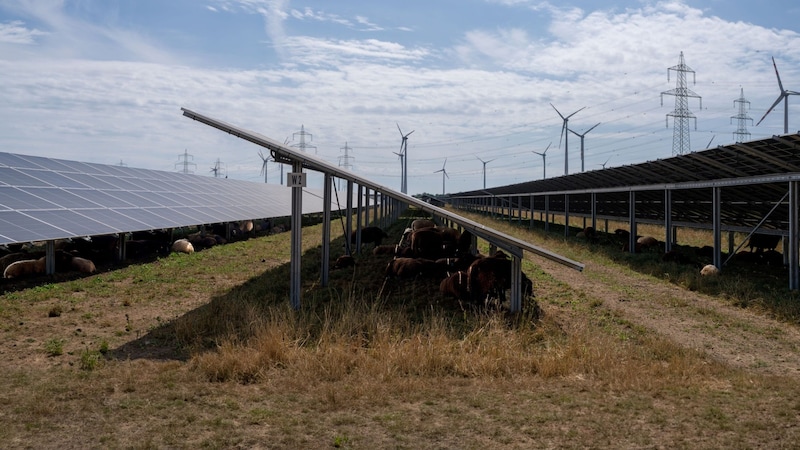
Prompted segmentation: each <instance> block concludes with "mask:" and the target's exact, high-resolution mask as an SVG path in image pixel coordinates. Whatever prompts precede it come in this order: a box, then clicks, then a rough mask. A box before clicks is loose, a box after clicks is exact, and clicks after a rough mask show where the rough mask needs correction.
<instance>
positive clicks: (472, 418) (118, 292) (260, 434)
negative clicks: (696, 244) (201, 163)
mask: <svg viewBox="0 0 800 450" xmlns="http://www.w3.org/2000/svg"><path fill="white" fill-rule="evenodd" d="M404 227H405V223H404V221H401V222H399V223H397V224H395V225H394V226H393V227H392V228H391V229H390V230H389V232H390V235H391V236H392V239H397V238H399V233H400V232H401V231H402V229H403V228H404ZM338 228H340V227H338V226H334V227H332V229H333V230H334V231H335V230H337V229H338ZM510 231H512V232H513V233H517V234H519V233H522V232H521V231H520V230H518V229H515V228H513V227H512V228H510ZM522 235H523V236H525V235H524V234H522ZM303 237H304V243H303V248H304V257H303V268H302V270H303V299H302V301H303V307H302V309H301V310H299V311H294V310H292V309H291V308H290V307H289V305H288V300H287V298H288V288H289V287H288V284H289V279H288V278H289V277H288V253H289V246H288V242H287V241H288V234H282V235H272V236H266V237H261V238H258V239H252V240H250V241H246V242H238V243H233V244H229V245H226V246H223V247H215V248H212V249H209V250H206V251H203V252H198V253H196V254H194V255H177V254H175V255H170V256H169V257H166V258H161V259H159V260H156V261H153V262H150V263H147V264H142V265H131V266H128V267H124V268H122V269H119V270H116V271H114V272H106V273H100V274H97V275H95V276H92V277H89V278H85V279H79V280H70V281H66V282H64V283H54V284H53V287H48V288H43V289H35V288H32V289H25V290H20V291H16V292H8V293H6V294H5V295H3V297H0V308H1V309H0V311H14V312H13V315H12V313H9V312H0V317H2V319H3V321H4V322H7V323H8V325H7V326H6V325H4V328H5V329H6V331H3V334H2V335H0V338H2V340H3V341H4V342H7V343H10V342H12V341H13V342H23V341H24V340H25V339H26V338H30V337H31V336H33V338H34V339H37V337H36V336H35V335H34V334H33V333H34V331H35V330H33V329H32V328H28V329H27V330H26V328H25V327H24V326H19V325H14V324H13V323H11V322H12V321H13V322H14V323H16V322H20V321H21V322H26V323H27V322H31V323H33V321H34V320H37V319H36V318H39V319H38V320H41V321H46V320H50V321H51V322H44V323H45V324H49V326H57V325H58V324H62V326H63V327H64V330H66V331H68V333H67V334H65V335H64V336H67V335H69V337H65V338H64V339H63V341H64V342H63V350H64V352H65V353H64V354H63V355H62V356H61V357H59V358H50V360H51V361H52V362H51V363H49V364H44V365H42V363H36V362H35V361H30V365H26V364H18V363H16V364H10V363H8V362H3V363H0V364H2V370H3V372H4V374H5V376H4V377H2V378H0V410H2V411H3V414H1V415H0V423H1V424H2V425H3V426H2V427H0V441H2V442H4V443H6V444H7V445H6V444H4V447H8V448H22V447H37V448H53V447H63V446H72V447H102V448H121V447H126V448H130V447H133V448H148V447H159V448H162V447H168V448H198V447H207V448H208V447H211V448H231V447H262V448H326V447H328V448H330V447H334V448H387V447H394V448H487V447H495V448H496V447H501V448H502V447H505V448H536V447H563V448H585V447H587V446H588V447H606V448H641V447H662V446H663V447H678V448H681V447H692V448H719V447H730V448H746V447H759V446H765V445H766V446H771V445H775V446H791V445H793V443H794V442H797V439H798V437H800V427H798V425H797V420H796V418H797V417H798V414H800V402H799V401H798V400H797V399H798V398H800V396H798V393H800V384H799V383H798V382H797V380H796V378H794V377H791V376H788V377H785V378H783V377H782V378H775V377H770V376H763V375H758V374H753V373H750V372H744V371H739V370H734V369H731V368H729V367H725V366H723V365H721V364H719V363H717V362H714V361H712V360H709V359H708V358H706V357H705V356H704V355H703V354H701V353H700V352H698V351H695V350H690V349H686V348H683V347H679V346H677V345H675V344H674V343H671V342H669V341H665V340H664V339H662V338H661V337H659V336H657V335H654V334H653V333H651V332H649V331H648V330H646V329H644V328H642V327H639V326H637V325H636V324H635V323H632V322H630V321H629V320H628V319H626V318H625V317H622V316H619V315H618V314H616V313H615V312H613V311H612V310H610V309H608V308H606V307H605V306H604V303H603V299H602V298H600V299H598V298H596V297H594V296H592V295H591V294H586V293H579V292H576V291H575V290H574V289H573V288H571V287H570V286H569V285H567V284H565V283H562V282H559V281H557V280H555V279H553V278H552V277H550V276H548V275H547V274H546V273H544V272H543V271H541V270H540V269H539V268H537V267H535V266H534V265H532V264H531V262H530V261H524V262H523V268H524V270H525V272H526V274H528V276H529V277H530V278H531V279H532V280H533V281H534V285H535V286H536V292H537V301H538V302H539V304H540V305H541V306H542V309H543V310H544V314H542V315H539V314H538V312H537V311H536V308H535V304H534V303H533V302H530V301H529V302H527V303H526V309H525V311H524V312H523V313H522V314H521V315H519V316H508V315H506V314H504V313H503V312H502V311H495V310H484V309H482V308H464V309H462V307H461V306H459V305H458V303H456V302H453V301H450V300H447V299H444V298H442V297H441V295H440V294H439V293H438V286H437V285H435V284H433V283H429V282H424V281H422V280H417V281H409V282H404V283H400V282H396V281H389V282H386V283H384V280H383V275H382V268H383V265H384V264H385V262H386V260H385V258H382V257H378V256H374V255H371V254H370V253H368V252H367V253H364V254H362V255H359V256H358V257H357V265H356V267H355V268H350V269H342V270H337V271H332V272H331V276H330V283H329V285H328V286H327V287H322V286H319V281H318V276H317V275H318V270H319V259H318V258H319V256H318V255H319V252H320V250H319V237H320V228H319V227H318V226H309V227H307V228H306V229H304V233H303ZM334 238H335V241H334V243H333V244H332V247H331V249H332V253H336V252H337V251H340V249H341V243H342V242H341V236H339V235H335V236H334ZM526 238H527V237H526ZM531 240H532V242H536V243H537V244H539V243H541V244H540V245H543V246H545V247H548V248H550V244H553V245H556V244H557V245H560V246H562V247H558V250H557V251H559V252H562V253H563V254H565V255H567V256H570V257H573V258H575V259H579V260H582V259H586V258H603V256H602V253H599V254H598V253H594V249H592V248H589V247H587V246H585V245H583V244H581V243H578V242H573V241H572V240H567V241H564V240H563V238H559V239H553V238H551V237H548V236H542V237H539V236H538V235H537V237H535V238H534V239H531ZM336 256H338V254H334V255H332V257H333V258H334V259H335V257H336ZM636 256H640V255H636ZM618 264H620V270H626V271H635V270H636V269H635V265H634V264H628V263H626V260H625V259H624V258H623V259H621V261H619V262H618ZM637 273H640V274H641V277H642V278H643V279H646V278H647V277H648V275H646V274H645V273H641V272H638V271H637ZM656 282H664V281H663V278H662V277H661V276H659V277H658V280H656ZM670 282H671V281H670ZM619 289H628V290H630V293H631V295H640V294H637V290H636V289H635V288H632V287H630V286H628V287H625V286H620V287H619ZM669 301H673V302H674V301H675V300H669ZM54 304H58V305H70V306H64V307H63V308H62V312H61V314H60V316H58V317H48V314H47V311H49V310H51V308H52V307H53V306H52V305H54ZM53 321H56V322H53ZM103 323H106V326H104V325H103ZM42 328H44V327H42ZM78 328H80V329H81V331H80V332H76V331H75V330H76V329H78ZM48 333H49V334H47V335H44V337H40V339H52V336H53V335H59V334H55V333H53V332H50V331H48ZM37 342H38V341H37ZM39 345H41V344H39ZM38 348H39V349H41V348H42V347H41V346H39V347H38ZM39 351H40V352H41V350H39ZM70 352H72V354H70ZM24 356H26V355H25V354H24V352H21V353H20V354H19V356H18V357H19V358H23V357H24ZM36 364H38V365H36ZM621 424H624V426H623V425H621Z"/></svg>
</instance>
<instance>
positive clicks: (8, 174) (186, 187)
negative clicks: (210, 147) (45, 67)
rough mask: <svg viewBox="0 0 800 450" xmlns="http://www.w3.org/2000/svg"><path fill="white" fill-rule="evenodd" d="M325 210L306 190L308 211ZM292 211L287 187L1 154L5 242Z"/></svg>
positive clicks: (0, 229)
mask: <svg viewBox="0 0 800 450" xmlns="http://www.w3.org/2000/svg"><path fill="white" fill-rule="evenodd" d="M333 209H340V208H339V207H337V206H336V205H333ZM322 210H323V200H322V195H321V193H319V192H315V191H313V190H308V189H305V190H304V191H303V213H304V214H309V213H317V212H321V211H322ZM290 214H291V188H287V187H285V186H280V185H273V184H266V183H253V182H247V181H241V180H231V179H224V178H213V177H206V176H198V175H191V174H183V173H175V172H166V171H158V170H147V169H137V168H129V167H121V166H112V165H102V164H92V163H84V162H76V161H67V160H61V159H53V158H44V157H37V156H27V155H19V154H12V153H0V244H7V243H16V242H31V241H40V240H51V239H62V238H71V237H80V236H94V235H101V234H110V233H124V232H133V231H144V230H159V229H169V228H177V227H185V226H193V225H201V224H210V223H222V222H233V221H238V220H248V219H258V218H271V217H283V216H288V215H290Z"/></svg>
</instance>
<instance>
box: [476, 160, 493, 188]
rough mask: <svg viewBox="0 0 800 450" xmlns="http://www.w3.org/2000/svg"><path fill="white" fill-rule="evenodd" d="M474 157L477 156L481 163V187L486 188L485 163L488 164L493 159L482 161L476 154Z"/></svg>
mask: <svg viewBox="0 0 800 450" xmlns="http://www.w3.org/2000/svg"><path fill="white" fill-rule="evenodd" d="M476 158H478V161H480V162H482V163H483V188H484V189H486V165H487V164H489V163H490V162H492V161H494V159H490V160H488V161H484V160H482V159H480V158H479V157H478V156H476Z"/></svg>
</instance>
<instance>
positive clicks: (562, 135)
mask: <svg viewBox="0 0 800 450" xmlns="http://www.w3.org/2000/svg"><path fill="white" fill-rule="evenodd" d="M566 129H567V121H566V120H565V121H564V125H562V126H561V134H559V135H558V148H561V141H563V140H564V134H565V133H566V131H565V130H566Z"/></svg>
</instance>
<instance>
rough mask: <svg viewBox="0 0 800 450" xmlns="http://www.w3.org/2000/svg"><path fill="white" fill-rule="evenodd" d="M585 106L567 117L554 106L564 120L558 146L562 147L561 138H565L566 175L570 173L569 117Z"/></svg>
mask: <svg viewBox="0 0 800 450" xmlns="http://www.w3.org/2000/svg"><path fill="white" fill-rule="evenodd" d="M550 106H553V104H552V103H550ZM585 108H586V107H585V106H584V107H583V108H581V109H579V110H577V111H575V112H574V113H572V114H570V115H568V116H567V117H564V115H563V114H561V112H560V111H559V110H557V109H556V107H555V106H553V109H555V110H556V112H557V113H558V116H559V117H561V120H563V121H564V126H562V127H561V135H560V136H559V140H558V147H559V148H561V138H562V137H563V138H564V175H569V134H568V133H567V129H568V124H569V118H570V117H572V116H574V115H575V114H578V113H579V112H581V111H582V110H583V109H585Z"/></svg>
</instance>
